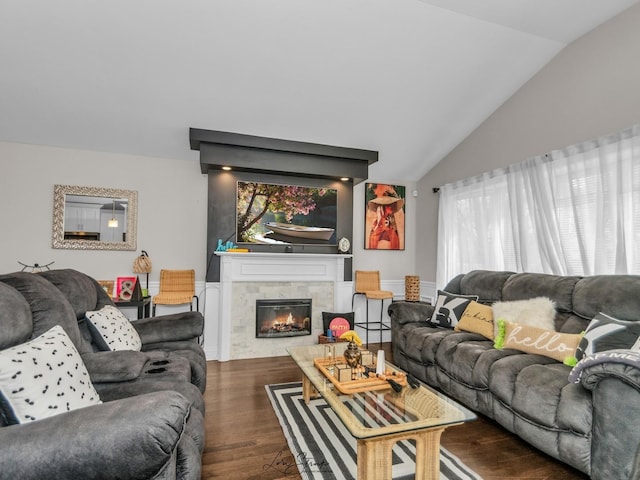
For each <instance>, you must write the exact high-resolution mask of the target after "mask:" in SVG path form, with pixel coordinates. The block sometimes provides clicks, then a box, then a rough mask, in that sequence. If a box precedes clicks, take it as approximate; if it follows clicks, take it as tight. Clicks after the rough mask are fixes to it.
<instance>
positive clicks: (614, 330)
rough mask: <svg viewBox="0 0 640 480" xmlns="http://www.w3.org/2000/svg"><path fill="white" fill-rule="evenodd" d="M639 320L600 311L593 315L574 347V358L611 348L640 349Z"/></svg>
mask: <svg viewBox="0 0 640 480" xmlns="http://www.w3.org/2000/svg"><path fill="white" fill-rule="evenodd" d="M639 337H640V322H627V321H624V320H618V319H617V318H613V317H611V316H609V315H606V314H604V313H602V312H600V313H599V314H597V315H596V316H595V317H593V320H591V322H590V323H589V326H588V327H587V330H586V331H585V333H584V336H583V338H582V341H581V342H580V345H578V348H577V349H576V359H578V360H581V359H582V358H583V357H586V356H587V355H592V354H594V353H596V352H603V351H606V350H613V349H620V348H621V349H630V350H640V338H639Z"/></svg>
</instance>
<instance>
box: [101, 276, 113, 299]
mask: <svg viewBox="0 0 640 480" xmlns="http://www.w3.org/2000/svg"><path fill="white" fill-rule="evenodd" d="M98 283H99V284H100V286H101V287H102V288H103V289H104V291H105V292H107V295H109V298H113V287H114V285H115V282H114V281H113V280H98Z"/></svg>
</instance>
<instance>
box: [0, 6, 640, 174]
mask: <svg viewBox="0 0 640 480" xmlns="http://www.w3.org/2000/svg"><path fill="white" fill-rule="evenodd" d="M637 1H638V0H606V1H603V0H179V1H178V0H160V1H159V0H126V1H125V0H110V1H103V2H96V1H86V0H57V1H55V2H43V1H35V0H22V1H5V2H1V3H0V45H1V46H0V68H1V69H2V75H0V141H9V142H21V143H32V144H43V145H54V146H61V147H69V148H78V149H88V150H97V151H105V152H117V153H128V154H137V155H146V156H153V157H164V158H175V159H184V160H189V161H192V162H193V168H194V169H195V168H199V167H198V152H196V151H191V150H190V148H189V128H190V127H195V128H201V129H208V130H220V131H228V132H236V133H242V134H249V135H258V136H264V137H275V138H283V139H286V140H294V141H301V142H313V143H323V144H329V145H337V146H344V147H353V148H361V149H367V150H377V151H379V152H380V157H379V161H378V163H376V164H375V165H373V166H372V167H371V170H370V175H371V176H375V175H378V176H379V177H380V178H393V179H394V180H407V181H411V180H417V179H419V178H420V177H421V176H422V175H424V174H425V173H426V172H427V171H428V170H429V169H430V168H431V167H432V166H433V165H434V164H435V163H437V162H438V161H439V160H441V159H442V158H443V157H444V156H445V155H446V154H447V153H448V152H449V151H451V149H452V148H454V147H455V146H456V145H457V144H458V143H459V142H460V141H462V140H463V139H464V138H465V137H466V136H467V135H468V134H469V133H471V132H472V131H473V129H475V128H476V127H477V126H478V125H479V124H481V123H482V122H483V121H484V120H485V119H486V118H487V117H488V116H489V115H490V114H491V113H492V112H493V111H495V109H496V108H498V107H499V106H500V105H501V104H502V103H503V102H504V101H505V100H507V99H508V98H509V97H510V96H511V95H512V94H513V93H514V92H516V91H517V90H518V89H519V88H520V87H521V86H522V85H523V84H524V83H525V82H526V81H527V80H528V79H530V78H531V77H532V76H533V75H534V74H535V73H536V72H537V71H539V70H540V69H541V68H542V67H543V66H544V65H545V64H546V63H547V62H548V61H549V60H550V59H551V58H553V57H554V56H555V55H556V54H557V53H558V52H559V51H560V50H562V48H564V47H565V46H566V45H567V44H568V43H570V42H572V41H573V40H575V39H576V38H578V37H580V36H581V35H583V34H584V33H586V32H588V31H589V30H591V29H593V28H595V27H596V26H597V25H599V24H601V23H603V22H605V21H606V20H608V19H610V18H611V17H613V16H614V15H616V14H618V13H620V12H621V11H623V10H624V9H626V8H628V7H629V6H631V5H633V4H635V3H637Z"/></svg>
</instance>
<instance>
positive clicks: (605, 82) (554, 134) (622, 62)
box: [416, 4, 640, 287]
mask: <svg viewBox="0 0 640 480" xmlns="http://www.w3.org/2000/svg"><path fill="white" fill-rule="evenodd" d="M639 25H640V4H639V5H636V6H634V7H631V8H630V9H629V10H627V11H625V12H624V13H622V14H621V15H619V16H617V17H614V18H613V19H612V20H610V21H609V22H606V23H604V24H603V25H601V26H600V27H598V28H597V29H595V30H594V31H592V32H590V33H588V34H587V35H585V36H583V37H581V38H579V39H578V40H576V41H575V42H573V43H572V44H570V45H569V46H567V47H566V48H565V49H564V50H563V51H561V52H560V53H559V54H558V55H557V56H556V57H555V58H554V59H553V60H552V61H551V62H549V64H548V65H546V66H545V67H544V68H543V69H542V70H541V71H540V72H539V73H538V74H537V75H535V76H534V77H533V78H532V79H531V80H530V81H529V82H528V83H527V84H525V85H524V86H523V87H522V88H521V89H520V90H519V91H518V92H517V93H515V94H514V95H513V96H512V97H511V98H510V99H509V100H508V101H507V102H505V104H504V105H502V106H501V107H500V108H499V109H498V110H497V111H496V112H495V113H494V114H493V115H492V116H491V117H489V118H488V119H487V120H486V121H485V122H484V123H483V124H482V125H480V126H479V127H478V128H477V129H476V130H475V131H474V132H473V133H472V134H471V135H469V137H467V139H466V140H465V141H464V142H462V143H461V144H460V145H458V146H457V147H456V148H455V149H454V150H453V151H452V152H451V153H450V154H449V155H448V156H447V157H445V158H444V159H443V160H442V161H441V162H440V163H439V164H438V165H436V166H435V167H434V168H433V169H432V170H431V171H430V172H429V173H427V174H426V175H425V176H424V177H423V178H422V179H421V180H420V181H419V182H418V187H417V188H418V191H419V194H420V196H419V207H418V208H419V209H420V213H419V215H418V220H417V224H418V232H417V236H418V238H419V239H420V242H419V244H418V248H417V249H416V254H417V261H418V265H419V268H418V274H419V275H421V280H431V281H434V280H435V275H436V249H437V225H438V196H437V194H433V193H432V192H431V190H432V188H433V187H437V186H440V185H443V184H445V183H449V182H452V181H454V180H458V179H461V178H466V177H470V176H473V175H477V174H479V173H482V172H486V171H490V170H493V169H495V168H498V167H503V166H506V165H510V164H513V163H517V162H521V161H524V160H526V159H527V158H529V157H531V156H533V155H538V154H543V153H546V152H549V151H551V150H554V149H558V148H563V147H565V146H568V145H573V144H575V143H579V142H582V141H585V140H590V139H593V138H597V137H599V136H602V135H606V134H609V133H612V132H616V131H619V130H622V129H624V128H627V127H629V126H631V125H634V124H636V123H638V122H640V89H639V88H638V85H640V62H639V61H638V58H640V28H638V26H639ZM441 286H442V285H441ZM441 286H440V287H441Z"/></svg>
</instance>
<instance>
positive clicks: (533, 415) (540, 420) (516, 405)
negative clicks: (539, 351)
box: [511, 363, 592, 434]
mask: <svg viewBox="0 0 640 480" xmlns="http://www.w3.org/2000/svg"><path fill="white" fill-rule="evenodd" d="M568 374H569V367H567V366H565V365H562V364H560V363H553V364H548V365H540V364H533V365H529V366H527V367H525V368H523V369H522V370H520V372H518V375H517V381H516V382H515V384H514V390H513V400H512V402H511V409H512V410H513V411H514V412H515V413H516V414H518V416H520V417H523V418H526V419H528V420H530V421H532V422H534V423H536V424H538V425H544V426H545V427H548V428H554V429H559V428H561V429H563V430H570V431H573V432H577V433H580V434H588V433H590V432H591V411H592V406H591V395H590V394H589V392H588V391H586V390H585V389H580V388H579V387H578V386H577V385H575V384H571V383H569V382H568V381H567V377H568ZM576 387H578V388H576Z"/></svg>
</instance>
